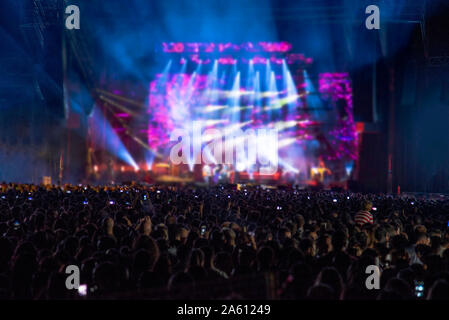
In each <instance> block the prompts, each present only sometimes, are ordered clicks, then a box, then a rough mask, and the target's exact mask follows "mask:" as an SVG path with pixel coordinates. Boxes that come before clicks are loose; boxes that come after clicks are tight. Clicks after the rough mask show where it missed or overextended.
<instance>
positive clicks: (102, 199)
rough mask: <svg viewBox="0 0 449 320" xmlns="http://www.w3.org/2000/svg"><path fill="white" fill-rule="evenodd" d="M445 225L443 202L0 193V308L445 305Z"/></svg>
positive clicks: (67, 190) (317, 195)
mask: <svg viewBox="0 0 449 320" xmlns="http://www.w3.org/2000/svg"><path fill="white" fill-rule="evenodd" d="M448 220H449V199H448V198H447V197H444V196H438V197H434V198H427V199H424V198H419V197H411V196H390V195H382V194H369V195H368V194H366V195H363V194H357V193H350V192H331V191H306V190H298V189H294V188H271V187H267V186H250V185H220V186H214V187H209V188H201V187H195V186H150V185H148V186H144V185H129V186H101V187H100V186H84V185H79V186H73V185H65V186H62V187H57V186H35V185H15V184H0V298H1V299H37V300H46V299H51V300H52V299H110V298H113V299H117V298H148V299H165V298H167V299H177V298H182V299H250V298H260V297H261V296H260V295H261V294H262V295H263V296H262V298H267V299H270V298H280V299H311V300H316V299H319V300H321V299H322V300H359V299H363V300H376V299H377V300H401V299H405V300H413V299H429V300H433V299H445V300H448V299H449V227H448ZM69 265H75V266H77V267H79V270H80V281H79V283H80V286H79V288H78V289H74V290H73V289H72V290H69V289H67V287H66V280H67V277H68V274H67V273H66V268H67V266H69ZM372 265H375V266H377V267H378V268H379V270H380V279H379V288H378V289H377V288H374V289H369V288H368V287H367V284H366V282H367V278H368V277H369V276H370V274H369V273H367V272H366V269H367V267H368V266H372ZM267 279H270V281H268V280H267ZM260 286H262V287H260ZM261 288H262V289H261Z"/></svg>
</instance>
